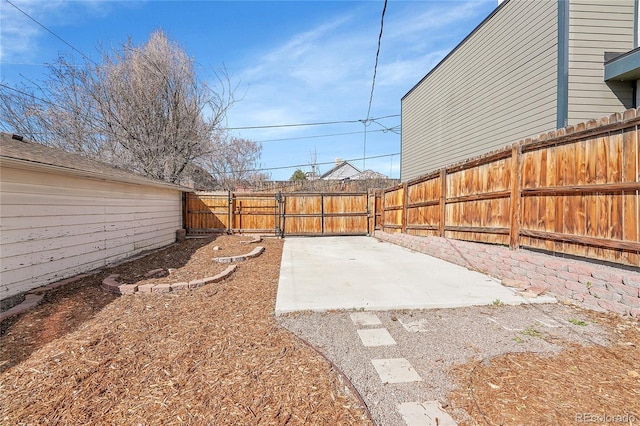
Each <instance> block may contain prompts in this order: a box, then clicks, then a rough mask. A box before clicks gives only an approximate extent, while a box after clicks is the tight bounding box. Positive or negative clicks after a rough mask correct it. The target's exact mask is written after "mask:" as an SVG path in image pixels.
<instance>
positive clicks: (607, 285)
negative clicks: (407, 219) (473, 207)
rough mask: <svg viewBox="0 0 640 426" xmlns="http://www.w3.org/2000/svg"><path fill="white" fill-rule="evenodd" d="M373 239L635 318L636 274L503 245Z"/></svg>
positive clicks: (390, 236) (391, 236)
mask: <svg viewBox="0 0 640 426" xmlns="http://www.w3.org/2000/svg"><path fill="white" fill-rule="evenodd" d="M374 237H375V238H377V239H379V240H381V241H386V242H390V243H393V244H397V245H400V246H403V247H406V248H409V249H412V250H415V251H419V252H421V253H425V254H428V255H430V256H433V257H438V258H440V259H443V260H446V261H447V262H451V263H454V264H456V265H460V266H463V267H465V268H468V269H471V270H475V271H479V272H482V273H485V274H488V275H491V276H493V277H496V278H498V279H500V280H502V282H503V284H504V285H508V286H510V287H520V288H522V289H535V290H536V291H546V292H548V293H550V294H551V295H553V296H556V298H558V299H559V300H562V301H573V302H578V303H579V304H582V305H584V306H585V307H588V308H594V309H600V310H606V311H612V312H616V313H618V314H623V315H631V316H634V317H640V273H638V272H633V271H627V270H625V269H621V268H615V267H611V266H606V265H600V264H593V263H590V262H585V261H580V260H574V259H566V258H560V257H553V256H550V255H546V254H542V253H537V252H533V251H529V250H519V251H514V250H510V249H509V248H507V247H504V246H497V245H491V244H482V243H474V242H469V241H462V240H453V239H448V238H442V237H431V236H429V237H418V236H414V235H408V234H400V233H386V232H383V231H375V232H374Z"/></svg>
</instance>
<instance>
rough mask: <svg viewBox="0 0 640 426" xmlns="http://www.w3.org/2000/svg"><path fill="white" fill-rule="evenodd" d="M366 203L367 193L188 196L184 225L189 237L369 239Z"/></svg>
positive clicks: (190, 194)
mask: <svg viewBox="0 0 640 426" xmlns="http://www.w3.org/2000/svg"><path fill="white" fill-rule="evenodd" d="M368 202H369V197H368V195H367V193H366V192H362V193H360V192H359V193H277V194H274V193H233V192H217V193H213V192H197V193H188V194H186V197H185V227H186V228H187V234H188V235H199V234H212V233H223V232H226V233H251V232H253V233H261V234H274V235H280V236H287V235H290V236H293V235H314V236H318V235H367V234H368V233H369V227H370V225H369V224H370V217H369V216H370V215H369V206H368ZM371 222H372V223H373V222H374V221H371Z"/></svg>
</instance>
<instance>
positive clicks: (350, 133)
mask: <svg viewBox="0 0 640 426" xmlns="http://www.w3.org/2000/svg"><path fill="white" fill-rule="evenodd" d="M383 127H384V126H383ZM399 127H400V126H399V125H398V126H394V127H390V128H388V127H384V128H383V129H378V130H372V131H371V132H369V133H373V132H383V133H387V132H391V133H397V130H398V128H399ZM360 134H362V132H345V133H331V134H327V135H315V136H299V137H297V138H280V139H265V140H263V141H256V142H258V143H264V142H280V141H295V140H298V139H318V138H329V137H333V136H347V135H360Z"/></svg>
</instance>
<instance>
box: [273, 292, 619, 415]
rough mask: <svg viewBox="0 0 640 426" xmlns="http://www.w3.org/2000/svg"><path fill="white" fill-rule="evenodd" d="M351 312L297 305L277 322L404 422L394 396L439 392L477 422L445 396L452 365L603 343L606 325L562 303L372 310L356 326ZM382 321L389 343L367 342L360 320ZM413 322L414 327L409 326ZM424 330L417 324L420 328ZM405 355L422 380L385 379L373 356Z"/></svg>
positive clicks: (455, 411) (378, 407)
mask: <svg viewBox="0 0 640 426" xmlns="http://www.w3.org/2000/svg"><path fill="white" fill-rule="evenodd" d="M351 313H352V312H345V311H339V312H327V313H311V312H304V313H296V314H288V315H284V316H281V317H279V318H278V321H279V323H280V324H281V325H282V326H284V327H285V328H287V329H289V330H290V331H292V332H293V333H295V334H296V335H298V336H300V337H302V338H303V339H305V340H307V341H308V342H310V343H311V344H313V345H314V346H315V347H316V348H318V349H319V350H320V351H321V352H323V353H324V354H325V355H326V356H327V357H328V358H329V359H330V360H332V361H333V362H334V363H335V364H336V365H337V366H338V367H339V368H340V369H341V370H342V371H343V373H345V375H346V376H347V377H348V378H349V379H350V380H351V381H352V383H353V385H354V386H355V388H356V389H357V390H358V392H359V393H360V394H361V396H362V398H363V399H364V401H365V403H366V404H367V406H368V408H369V410H370V412H371V414H372V417H373V419H374V421H375V422H376V423H377V424H378V425H381V426H383V425H402V424H404V422H403V420H402V418H401V416H400V414H399V413H398V411H397V408H396V406H397V404H399V403H403V402H413V401H416V402H423V401H431V400H437V401H440V403H441V404H442V406H443V407H445V408H446V410H447V411H448V412H449V413H450V414H451V415H452V417H453V418H454V419H455V420H456V421H457V422H459V423H461V424H475V423H474V421H473V419H471V418H470V417H469V416H468V415H467V413H466V412H465V411H464V410H462V409H461V408H457V407H455V406H454V405H452V403H451V402H450V401H449V400H448V395H449V393H450V392H451V391H452V390H453V389H454V388H455V383H454V380H453V377H452V376H453V374H452V373H451V368H452V367H454V366H459V365H461V364H465V363H467V362H469V361H476V362H478V361H482V362H483V364H485V365H486V364H488V363H489V361H490V360H491V359H492V358H494V357H498V356H500V355H503V354H507V353H517V352H528V353H532V356H537V355H540V354H549V355H551V354H556V353H559V352H560V351H561V350H562V349H563V348H564V347H566V346H570V345H571V344H579V345H586V346H588V345H607V344H608V337H607V336H608V331H607V330H606V328H605V327H603V326H602V325H601V324H598V323H596V322H594V321H592V320H591V318H590V316H589V315H587V313H586V311H583V310H581V309H579V308H575V307H572V306H566V305H561V304H544V305H537V304H536V305H534V304H531V305H520V306H494V305H492V306H474V307H465V308H454V309H434V310H411V311H409V310H404V311H384V312H382V311H378V312H374V313H375V314H376V315H377V316H378V318H379V319H380V320H381V322H382V325H378V326H368V327H362V326H356V325H355V324H354V322H353V321H352V320H351V318H350V314H351ZM383 327H384V328H386V329H387V330H388V331H389V333H390V334H391V336H392V337H393V338H394V340H395V341H396V343H397V344H396V345H393V346H379V347H365V346H364V345H363V344H362V342H361V340H360V338H359V337H358V334H357V330H358V329H359V328H360V329H362V328H383ZM409 330H413V331H409ZM417 330H421V331H417ZM400 357H402V358H406V359H407V360H408V361H409V362H410V363H411V365H412V366H413V367H414V368H415V370H416V371H417V372H418V374H419V375H420V376H421V377H422V379H423V381H422V382H413V383H401V384H389V383H387V384H383V383H382V382H381V380H380V378H379V376H378V374H377V372H376V370H375V369H374V367H373V364H372V363H371V360H372V359H380V358H400Z"/></svg>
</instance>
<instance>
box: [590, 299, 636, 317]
mask: <svg viewBox="0 0 640 426" xmlns="http://www.w3.org/2000/svg"><path fill="white" fill-rule="evenodd" d="M598 306H600V307H601V308H603V309H606V310H607V311H612V312H616V313H618V314H622V315H626V314H629V312H630V311H631V307H630V306H627V305H623V304H622V303H619V302H614V301H611V300H604V299H600V300H598Z"/></svg>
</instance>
